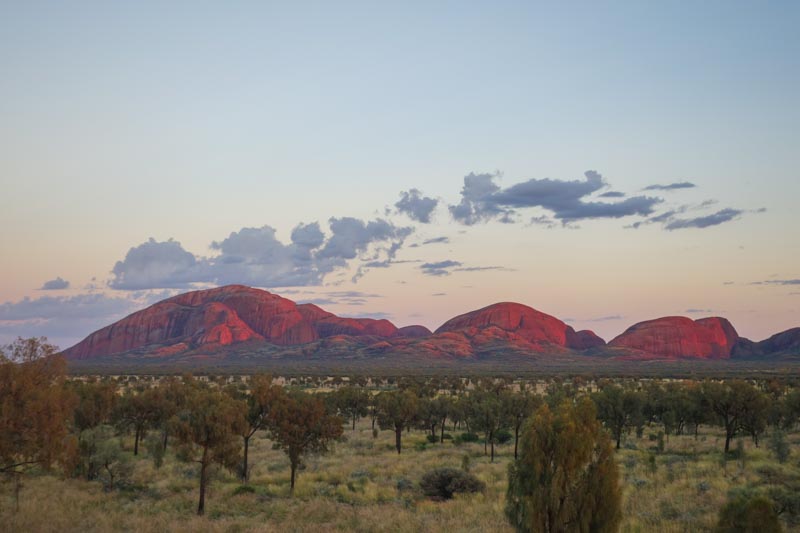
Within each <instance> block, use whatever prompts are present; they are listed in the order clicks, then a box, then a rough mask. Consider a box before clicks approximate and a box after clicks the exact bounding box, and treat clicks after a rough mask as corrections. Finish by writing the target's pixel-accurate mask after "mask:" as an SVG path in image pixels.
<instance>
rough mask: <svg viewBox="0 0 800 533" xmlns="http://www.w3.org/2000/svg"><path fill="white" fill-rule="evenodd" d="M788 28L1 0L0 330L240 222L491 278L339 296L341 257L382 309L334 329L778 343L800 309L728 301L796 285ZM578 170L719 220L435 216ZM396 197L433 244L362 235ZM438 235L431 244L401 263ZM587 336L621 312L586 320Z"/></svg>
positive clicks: (785, 22) (778, 10) (562, 13)
mask: <svg viewBox="0 0 800 533" xmlns="http://www.w3.org/2000/svg"><path fill="white" fill-rule="evenodd" d="M799 23H800V4H798V3H797V2H761V3H756V2H752V3H745V2H702V3H693V2H661V3H656V2H612V3H601V2H585V3H577V2H576V3H569V4H567V3H562V4H561V5H559V6H553V5H546V4H540V5H533V4H532V3H528V2H525V3H523V2H520V3H512V2H508V3H502V2H491V3H490V2H486V3H483V4H478V3H464V2H458V3H456V2H453V3H436V4H435V5H432V3H430V2H423V3H411V2H405V3H401V4H392V5H389V4H388V3H387V4H384V5H380V4H379V3H375V2H365V3H362V4H355V3H348V4H345V3H336V4H334V3H330V2H323V3H316V4H312V3H300V2H291V3H289V2H284V3H279V4H274V5H270V4H269V3H267V2H253V3H243V2H229V3H224V4H221V3H219V2H174V3H170V5H169V6H166V5H165V3H163V2H157V3H156V2H153V3H151V2H137V3H121V2H74V3H63V2H52V3H45V2H19V3H11V2H4V3H2V4H0V72H1V73H2V83H0V116H2V117H3V119H2V121H0V146H2V147H3V148H2V151H1V152H0V180H2V191H3V194H2V195H0V224H2V227H3V228H5V229H4V231H3V232H2V235H1V236H0V246H2V248H3V250H4V254H3V256H4V260H3V263H4V264H3V276H2V278H3V279H2V281H0V302H10V303H9V304H8V305H7V306H6V307H5V308H4V309H5V313H6V315H5V316H6V318H8V317H10V316H14V317H19V316H28V315H22V314H19V313H16V314H14V313H11V311H10V309H12V307H9V306H13V305H14V304H15V303H17V302H19V301H20V298H23V297H25V296H28V297H30V298H33V299H36V298H39V297H41V296H42V295H43V293H40V292H38V291H37V290H36V289H37V288H38V287H41V286H42V285H43V284H44V283H45V282H46V281H49V280H52V279H55V278H56V277H59V276H60V277H62V278H64V279H66V280H68V281H70V288H69V289H67V290H66V291H67V292H59V293H49V292H48V293H47V294H48V295H50V297H52V298H57V299H58V298H60V299H62V300H63V299H64V298H66V297H67V296H66V295H69V296H75V295H80V294H84V293H85V292H86V290H87V289H85V288H84V287H85V286H86V284H87V283H89V282H90V280H91V278H93V277H94V278H96V280H95V282H94V283H95V284H96V285H98V286H100V287H107V286H106V285H105V283H106V281H107V280H109V279H110V276H111V274H110V271H111V269H112V268H113V267H114V264H115V263H116V262H117V261H119V260H122V259H123V258H124V257H125V255H126V253H127V252H128V250H129V249H131V248H132V247H135V246H138V245H140V244H142V243H144V242H146V241H147V240H148V238H150V237H153V238H154V239H155V240H156V241H165V240H167V239H169V238H174V239H176V240H178V241H180V243H181V245H182V247H183V248H184V249H186V250H188V251H190V252H191V253H192V254H195V255H196V256H210V255H214V254H215V253H216V252H215V251H213V250H210V249H209V245H210V243H211V242H212V241H221V240H222V239H225V237H227V236H228V235H229V234H230V233H231V232H238V231H239V230H240V229H241V228H244V227H262V226H264V225H269V226H271V227H273V228H275V229H276V230H277V235H278V237H279V239H281V240H282V241H283V242H288V240H289V238H290V237H289V234H290V231H291V230H292V228H293V227H295V225H296V224H298V223H300V222H306V223H308V222H312V221H320V222H321V223H322V227H323V230H326V229H327V228H326V221H327V220H328V218H329V217H332V216H335V217H344V216H350V217H356V218H358V219H365V220H366V219H374V218H376V217H383V218H388V219H390V220H391V221H392V223H393V224H396V225H397V226H408V227H413V228H415V232H414V234H413V237H411V238H410V240H407V241H406V242H405V245H404V247H402V248H401V249H400V251H399V252H398V256H397V258H398V259H399V260H408V261H411V260H419V261H422V262H425V261H431V262H435V261H441V260H445V259H450V260H457V261H459V262H461V263H463V264H464V265H468V266H486V265H489V266H503V267H505V268H507V269H508V270H504V271H500V270H495V271H462V272H460V273H456V272H453V273H452V275H449V276H441V277H432V276H426V275H425V274H424V273H423V272H422V271H421V270H420V269H419V268H418V267H417V266H416V265H415V264H412V263H399V264H397V265H395V266H392V267H391V268H387V269H380V270H378V269H374V270H372V271H370V272H368V273H367V274H366V275H365V276H364V277H363V278H360V279H359V280H358V283H351V282H350V278H351V275H352V273H353V271H354V270H355V269H357V267H358V266H359V264H363V263H365V262H366V261H367V259H368V258H366V257H365V256H364V254H365V253H366V251H360V252H359V254H360V257H362V258H363V261H362V262H361V263H359V261H358V259H356V260H353V261H348V262H347V264H346V266H345V267H341V268H339V267H337V269H336V270H332V271H330V272H329V273H327V274H326V275H325V276H323V283H325V284H330V283H333V282H335V281H342V280H346V282H345V283H346V284H347V285H348V286H350V285H352V287H351V288H355V289H357V290H361V291H365V292H370V293H379V294H381V296H382V298H380V299H377V298H373V299H369V301H368V302H366V303H364V304H363V305H361V306H352V307H350V308H348V307H346V306H338V307H337V306H336V305H333V306H330V305H329V306H328V307H329V308H331V309H332V310H334V311H336V312H342V313H349V314H359V313H363V312H385V313H389V314H390V315H392V317H393V318H394V319H395V320H396V321H397V322H398V323H400V324H405V323H410V322H414V321H419V322H423V323H425V324H426V325H429V326H433V327H435V326H437V325H439V323H441V321H443V320H444V319H446V318H448V317H449V316H452V315H454V314H457V313H460V312H463V311H465V310H467V309H469V308H470V306H480V305H485V304H488V303H491V302H492V301H496V300H501V299H515V300H518V301H521V302H523V303H526V304H529V305H532V306H534V307H537V308H539V309H541V310H543V311H545V312H550V313H552V314H556V315H558V316H560V317H562V318H566V317H569V318H574V319H575V323H576V325H579V326H581V327H592V328H593V329H597V330H598V331H599V332H601V333H602V334H603V335H605V336H606V337H611V336H613V335H615V334H617V333H619V332H620V331H621V330H622V329H624V327H626V326H627V325H630V324H631V323H633V322H635V321H636V320H641V319H644V318H652V317H654V316H660V315H665V314H681V313H684V312H685V311H686V310H687V309H703V310H706V309H707V310H709V311H714V312H715V313H717V312H718V313H719V314H725V316H729V317H730V318H731V319H732V320H733V321H734V323H735V325H736V326H737V328H738V329H739V330H740V331H741V332H742V333H744V334H747V335H750V336H753V337H756V338H762V337H764V336H766V335H767V334H770V333H773V332H775V331H778V330H779V329H785V328H786V327H789V326H796V325H800V324H798V322H800V321H798V320H797V318H796V317H797V316H800V313H799V312H798V308H800V296H798V295H797V294H796V293H797V292H798V291H800V287H798V286H795V288H793V286H792V285H791V284H784V285H780V284H772V285H767V286H764V285H751V284H752V283H753V282H759V281H767V280H770V279H773V280H793V279H797V278H800V245H798V241H800V239H798V236H799V235H798V230H797V227H798V215H797V211H796V209H797V198H798V195H800V180H799V179H798V171H797V166H798V165H797V154H798V153H800V141H799V139H800V135H798V132H797V130H798V123H800V105H799V104H800V97H798V94H800V83H798V82H800V49H799V48H800V36H799V35H800V32H798V31H797V28H798V24H799ZM589 169H594V170H597V171H598V172H600V173H601V174H602V175H603V176H604V178H605V179H606V180H607V182H608V184H609V187H608V189H609V190H611V189H613V190H619V191H623V192H625V193H627V194H628V195H629V196H634V195H640V194H643V193H642V192H641V191H642V189H643V188H644V187H646V186H648V185H652V184H668V183H675V182H681V181H689V182H691V183H693V184H695V185H696V187H695V188H693V189H690V190H685V191H673V192H664V193H659V194H658V196H659V197H661V198H663V199H664V203H663V204H660V205H663V209H662V208H660V209H659V210H658V211H656V212H654V213H653V215H658V214H659V213H662V212H663V211H665V210H667V209H668V208H669V209H672V208H675V207H680V206H689V205H695V206H696V205H697V204H699V203H700V202H703V201H705V200H715V201H717V203H716V204H714V206H713V207H710V208H709V209H707V210H706V211H699V210H698V211H697V216H704V215H710V214H713V213H714V212H717V211H719V210H722V209H735V210H738V211H741V213H740V215H739V216H737V217H736V219H735V220H731V221H730V222H725V223H724V224H719V225H714V226H711V227H707V228H704V229H697V228H691V229H686V230H680V231H665V230H664V229H663V228H661V227H656V226H655V225H649V226H647V227H643V228H641V229H639V230H631V229H624V226H626V225H630V224H631V223H633V222H635V221H636V220H640V219H641V217H639V218H636V217H633V218H631V217H629V218H627V219H611V220H587V221H585V222H581V223H579V224H577V225H579V226H580V229H565V228H562V227H556V228H554V229H545V228H542V227H530V226H525V225H524V223H523V222H524V221H523V220H521V221H520V223H519V224H515V225H513V227H512V226H509V225H506V224H501V223H500V222H498V221H497V220H493V221H489V222H486V223H485V224H483V223H480V224H477V225H474V226H463V225H461V224H458V223H457V222H456V221H454V220H453V219H451V217H450V216H449V215H448V212H447V209H446V205H453V204H457V203H458V201H459V199H460V197H459V192H460V190H461V187H462V184H463V181H462V180H463V177H464V176H465V175H467V174H469V173H471V172H475V173H481V172H490V173H491V172H495V171H501V172H502V173H503V176H502V179H498V180H497V183H499V184H500V185H502V186H503V187H508V186H510V185H513V184H515V183H519V182H524V181H526V180H530V179H537V180H538V179H543V178H552V179H553V180H564V181H568V180H580V179H582V177H583V173H584V172H585V171H587V170H589ZM414 187H415V188H418V189H420V190H421V191H422V192H423V193H424V194H425V195H427V196H430V197H433V198H439V199H440V205H439V208H438V209H437V211H436V213H435V215H434V218H433V220H434V223H433V224H416V223H412V222H411V221H409V220H408V219H406V218H404V216H403V215H401V214H397V213H390V214H389V215H387V214H386V212H385V208H386V206H391V205H393V204H394V202H396V201H397V199H398V197H399V196H398V195H399V193H400V191H403V190H408V189H410V188H414ZM759 208H766V209H767V211H766V213H755V212H754V211H755V210H756V209H759ZM539 214H541V212H540V211H531V212H530V213H529V212H528V211H526V212H525V213H524V214H523V215H521V216H522V219H524V220H527V218H529V216H528V215H530V216H534V215H537V216H538V215H539ZM545 214H547V213H545ZM464 231H466V232H467V233H460V232H464ZM441 235H447V236H449V237H450V240H451V242H450V244H449V245H446V246H445V248H443V249H441V250H435V249H432V248H431V247H430V246H426V247H420V248H414V249H412V248H410V247H409V245H410V244H411V243H413V242H417V241H422V240H424V239H425V238H430V237H436V236H441ZM598 248H599V249H598ZM489 250H491V252H489ZM590 252H591V253H590ZM627 267H630V269H631V271H628V270H626V269H627ZM343 272H347V274H346V275H344V274H343ZM567 272H569V273H568V274H567ZM632 272H633V273H632ZM337 276H340V277H339V278H337ZM770 276H773V277H772V278H771V277H770ZM640 277H641V280H639V278H640ZM215 279H216V278H215ZM225 279H226V280H227V279H228V278H225ZM534 279H535V280H537V283H533V284H532V283H531V281H530V280H534ZM632 279H633V280H639V281H637V284H636V285H635V286H633V287H632V286H631V280H632ZM195 281H197V282H198V283H199V282H204V281H207V280H205V279H203V280H201V279H200V278H198V279H197V280H195ZM402 281H405V282H406V283H405V284H402V290H400V289H398V287H400V283H399V282H402ZM730 281H732V282H734V283H733V284H729V285H723V283H724V282H730ZM153 285H154V286H153V287H152V288H153V289H159V290H160V289H161V288H162V286H163V285H164V283H154V284H153ZM326 286H328V285H323V286H320V287H317V288H315V289H304V290H310V291H312V292H313V291H315V290H320V291H321V290H323V289H324V287H326ZM409 287H413V288H409ZM282 291H283V289H281V288H276V292H282ZM103 292H104V294H106V295H108V296H109V297H116V298H122V299H130V298H131V292H130V291H127V292H126V291H111V290H108V289H107V288H104V289H103ZM441 292H444V293H446V294H448V296H449V298H442V297H432V296H431V295H432V294H438V293H441ZM142 301H143V300H136V302H137V305H139V304H141V302H142ZM61 303H63V304H64V309H67V310H68V309H69V306H68V305H67V304H68V302H66V301H62V302H61ZM415 306H416V307H420V308H421V309H417V310H415ZM48 309H49V307H48ZM103 309H104V310H106V309H108V308H106V307H103ZM126 310H128V309H127V308H126ZM66 312H68V311H65V313H66ZM29 314H31V313H29ZM33 314H35V313H33ZM52 314H57V313H56V312H51V315H52ZM100 315H101V313H100V312H98V316H97V317H96V320H95V322H93V323H92V324H91V327H94V326H95V325H99V324H101V323H104V321H105V320H107V319H108V317H109V316H111V315H108V316H106V315H102V316H100ZM417 315H419V316H417ZM2 316H3V312H2V311H0V321H1V320H2ZM114 316H116V315H114ZM610 316H619V317H622V318H619V319H618V320H616V321H615V320H604V321H596V322H593V321H595V320H596V319H597V318H607V317H610ZM56 318H57V317H55V318H54V317H53V316H50V315H48V316H30V317H29V318H26V319H25V320H26V321H27V322H25V324H26V326H25V327H26V328H29V329H25V330H24V331H25V332H28V331H34V330H35V331H37V332H39V331H40V332H42V333H44V334H47V333H48V331H53V332H55V331H57V332H58V336H56V335H53V334H52V333H51V336H54V337H56V338H58V339H60V341H61V342H62V343H64V342H71V339H74V338H79V337H81V336H83V335H85V334H86V333H88V332H89V331H84V329H86V328H88V327H90V325H88V324H81V325H80V326H75V327H74V328H73V329H74V331H75V333H74V334H73V335H71V336H70V335H63V333H64V332H69V330H70V328H69V327H67V326H63V327H61V326H59V327H56V326H54V322H53V320H55V319H56ZM37 320H38V321H37ZM31 324H36V327H35V328H33V329H30V328H31V327H32V326H31ZM17 326H19V324H18V323H14V324H10V325H9V324H8V321H6V323H5V326H2V327H0V335H3V336H4V337H3V338H6V337H8V336H9V335H11V334H12V333H11V332H12V330H13V328H14V327H17ZM37 328H38V329H37ZM48 328H52V329H48ZM0 340H1V339H0Z"/></svg>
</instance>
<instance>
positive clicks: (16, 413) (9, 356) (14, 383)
mask: <svg viewBox="0 0 800 533" xmlns="http://www.w3.org/2000/svg"><path fill="white" fill-rule="evenodd" d="M57 352H58V348H56V347H55V346H53V345H51V344H49V343H48V342H47V339H45V338H30V339H22V338H18V339H17V340H16V341H15V342H14V343H12V344H11V345H9V346H7V347H5V349H3V350H0V474H5V475H7V476H11V477H13V479H14V481H15V491H14V493H15V498H16V499H17V501H18V499H19V487H20V476H21V475H22V474H23V473H24V472H25V471H26V470H27V469H29V468H30V467H32V466H34V465H38V466H40V467H48V466H50V465H51V464H53V463H54V462H62V463H66V462H68V461H69V460H70V459H71V458H72V456H73V452H74V450H75V442H74V439H73V438H71V437H70V435H69V432H68V424H69V422H70V420H71V419H72V416H73V409H74V407H75V397H74V395H73V394H72V393H70V392H69V391H68V390H67V389H66V388H65V386H64V376H65V370H66V362H65V361H64V359H63V358H62V357H61V356H58V355H56V353H57Z"/></svg>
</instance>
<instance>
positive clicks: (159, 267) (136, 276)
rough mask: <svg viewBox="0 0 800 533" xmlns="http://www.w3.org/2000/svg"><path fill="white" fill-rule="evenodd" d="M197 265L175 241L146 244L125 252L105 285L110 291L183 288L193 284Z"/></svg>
mask: <svg viewBox="0 0 800 533" xmlns="http://www.w3.org/2000/svg"><path fill="white" fill-rule="evenodd" d="M197 267H198V261H197V259H196V258H195V256H194V255H193V254H191V253H189V252H187V251H186V250H184V249H183V247H182V246H181V243H179V242H178V241H175V240H172V239H170V240H168V241H164V242H157V241H156V240H155V239H153V238H150V239H149V240H148V241H147V242H144V243H142V244H140V245H139V246H135V247H133V248H131V249H130V250H128V253H127V254H126V255H125V259H124V260H122V261H117V263H116V264H115V265H114V268H113V269H112V271H111V273H112V275H113V279H111V281H109V284H108V285H109V286H110V287H111V288H112V289H121V290H140V289H150V288H179V289H180V288H187V287H189V286H190V284H191V283H193V282H196V281H206V280H198V279H196V278H197V276H196V269H197Z"/></svg>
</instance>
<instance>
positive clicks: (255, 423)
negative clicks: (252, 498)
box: [241, 374, 283, 483]
mask: <svg viewBox="0 0 800 533" xmlns="http://www.w3.org/2000/svg"><path fill="white" fill-rule="evenodd" d="M282 398H283V387H281V386H280V385H276V384H274V383H272V376H270V375H264V374H259V375H256V376H253V378H252V379H251V380H250V392H249V394H247V396H246V397H245V402H246V404H247V412H246V414H245V420H246V421H247V424H246V425H245V426H243V431H242V434H241V435H242V439H243V441H244V455H243V458H242V469H241V477H242V483H247V481H248V479H249V477H250V467H249V465H248V462H247V461H248V451H249V449H250V439H251V438H252V437H253V435H255V434H256V432H257V431H260V430H262V429H265V428H266V427H267V424H268V422H269V415H270V413H271V411H272V409H273V408H274V407H275V405H276V404H277V403H278V402H279V401H281V399H282Z"/></svg>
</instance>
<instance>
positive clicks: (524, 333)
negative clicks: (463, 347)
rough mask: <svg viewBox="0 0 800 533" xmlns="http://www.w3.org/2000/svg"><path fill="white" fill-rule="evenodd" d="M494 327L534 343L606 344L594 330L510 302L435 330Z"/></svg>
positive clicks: (576, 346)
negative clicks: (584, 329)
mask: <svg viewBox="0 0 800 533" xmlns="http://www.w3.org/2000/svg"><path fill="white" fill-rule="evenodd" d="M491 328H498V329H499V330H502V331H503V332H509V333H513V334H514V335H515V336H516V337H518V338H520V339H522V340H524V341H527V342H528V343H531V344H532V345H541V344H542V343H547V344H553V345H556V346H563V347H565V348H572V349H576V350H583V349H586V348H590V347H593V346H600V345H603V344H605V342H604V341H603V339H601V338H600V337H598V336H597V335H595V334H594V333H593V332H591V331H580V332H576V331H575V330H574V329H572V328H571V327H570V326H567V325H566V324H565V323H564V322H562V321H561V320H559V319H557V318H555V317H553V316H550V315H547V314H545V313H542V312H540V311H537V310H536V309H533V308H531V307H528V306H526V305H522V304H518V303H511V302H504V303H498V304H494V305H490V306H488V307H484V308H483V309H478V310H477V311H472V312H470V313H465V314H463V315H459V316H457V317H455V318H451V319H450V320H448V321H447V322H445V323H444V324H443V325H442V326H441V327H440V328H439V329H437V330H436V334H437V335H438V334H439V333H445V332H465V333H467V334H468V335H470V336H473V335H474V332H476V331H480V330H489V329H491Z"/></svg>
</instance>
